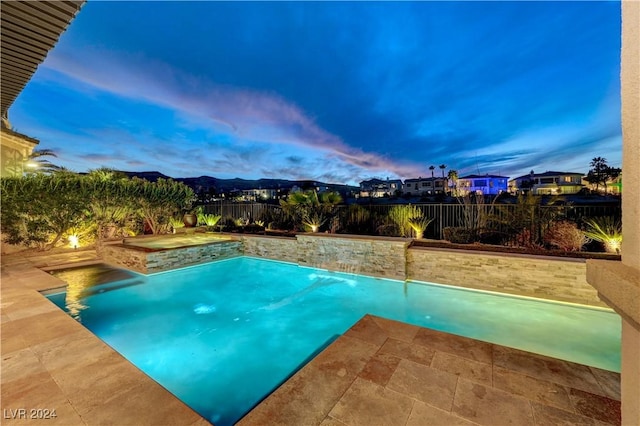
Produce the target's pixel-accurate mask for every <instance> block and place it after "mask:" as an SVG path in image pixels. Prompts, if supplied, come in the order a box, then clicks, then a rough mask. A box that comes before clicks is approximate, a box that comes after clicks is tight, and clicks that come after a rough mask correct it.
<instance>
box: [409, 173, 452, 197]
mask: <svg viewBox="0 0 640 426" xmlns="http://www.w3.org/2000/svg"><path fill="white" fill-rule="evenodd" d="M446 187H447V178H442V177H430V178H423V177H419V178H417V179H405V181H404V185H402V192H403V193H404V194H407V195H417V196H425V195H434V194H440V193H443V192H444V191H445V188H446Z"/></svg>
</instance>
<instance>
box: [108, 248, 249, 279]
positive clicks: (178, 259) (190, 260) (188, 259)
mask: <svg viewBox="0 0 640 426" xmlns="http://www.w3.org/2000/svg"><path fill="white" fill-rule="evenodd" d="M243 251H244V250H243V247H242V242H241V241H220V242H215V243H211V244H206V245H197V246H189V247H180V248H175V249H167V250H157V251H145V250H140V249H139V248H136V247H131V246H127V245H124V244H118V245H107V246H104V247H102V250H101V257H102V259H103V260H104V261H105V262H107V263H111V264H115V265H119V266H123V267H125V268H127V269H131V270H134V271H137V272H141V273H143V274H152V273H154V272H161V271H168V270H171V269H177V268H182V267H185V266H189V265H197V264H199V263H206V262H211V261H213V260H220V259H228V258H231V257H236V256H241V255H242V254H243Z"/></svg>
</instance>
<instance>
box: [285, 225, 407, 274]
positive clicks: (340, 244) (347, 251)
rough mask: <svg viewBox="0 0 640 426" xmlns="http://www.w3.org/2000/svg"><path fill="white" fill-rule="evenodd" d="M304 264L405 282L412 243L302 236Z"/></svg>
mask: <svg viewBox="0 0 640 426" xmlns="http://www.w3.org/2000/svg"><path fill="white" fill-rule="evenodd" d="M297 240H298V253H299V259H300V260H299V263H300V265H305V266H312V267H316V268H323V269H329V270H332V271H340V272H348V273H356V274H362V275H370V276H374V277H385V278H395V279H399V280H404V279H405V263H406V260H405V253H406V250H407V247H408V245H409V242H410V240H406V239H401V238H384V237H373V238H366V237H365V238H362V237H356V236H342V235H340V236H337V235H331V234H315V235H314V234H309V235H307V234H305V235H298V236H297Z"/></svg>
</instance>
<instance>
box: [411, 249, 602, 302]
mask: <svg viewBox="0 0 640 426" xmlns="http://www.w3.org/2000/svg"><path fill="white" fill-rule="evenodd" d="M407 278H408V279H413V280H419V281H428V282H434V283H440V284H450V285H455V286H460V287H468V288H474V289H480V290H489V291H498V292H503V293H510V294H517V295H523V296H531V297H538V298H543V299H553V300H559V301H565V302H573V303H581V304H587V305H596V306H606V305H605V304H604V303H603V302H601V301H600V299H599V298H598V294H597V291H596V290H595V289H594V288H593V287H592V286H590V285H589V284H588V283H587V279H586V262H585V260H583V259H565V258H562V259H561V258H553V257H546V256H524V255H509V254H506V255H505V254H496V253H488V252H480V253H478V252H471V251H462V250H442V249H428V248H411V249H409V250H407Z"/></svg>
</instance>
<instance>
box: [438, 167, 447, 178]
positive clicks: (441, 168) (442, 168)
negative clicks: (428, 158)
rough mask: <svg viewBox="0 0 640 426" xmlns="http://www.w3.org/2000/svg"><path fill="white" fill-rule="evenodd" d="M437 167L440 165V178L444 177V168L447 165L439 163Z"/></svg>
mask: <svg viewBox="0 0 640 426" xmlns="http://www.w3.org/2000/svg"><path fill="white" fill-rule="evenodd" d="M438 167H440V170H442V179H444V169H446V168H447V166H446V165H445V164H440V165H439V166H438Z"/></svg>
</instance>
